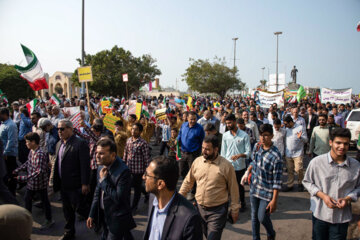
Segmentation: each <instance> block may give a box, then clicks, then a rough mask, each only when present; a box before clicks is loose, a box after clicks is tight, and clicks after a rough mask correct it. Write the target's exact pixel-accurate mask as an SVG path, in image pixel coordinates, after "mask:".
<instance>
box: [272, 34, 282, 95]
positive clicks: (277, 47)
mask: <svg viewBox="0 0 360 240" xmlns="http://www.w3.org/2000/svg"><path fill="white" fill-rule="evenodd" d="M280 34H282V32H274V35H276V83H275V84H276V92H277V91H278V87H279V69H278V67H279V35H280Z"/></svg>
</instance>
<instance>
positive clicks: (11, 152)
mask: <svg viewBox="0 0 360 240" xmlns="http://www.w3.org/2000/svg"><path fill="white" fill-rule="evenodd" d="M0 138H1V141H2V142H3V144H4V155H5V156H15V157H16V156H17V154H18V130H17V126H16V124H15V123H14V122H13V120H11V119H10V118H9V119H8V120H6V121H5V122H3V123H2V124H1V125H0Z"/></svg>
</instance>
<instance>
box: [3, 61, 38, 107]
mask: <svg viewBox="0 0 360 240" xmlns="http://www.w3.org/2000/svg"><path fill="white" fill-rule="evenodd" d="M0 89H1V90H2V91H3V93H4V94H5V95H6V96H7V98H8V100H9V102H10V103H11V102H12V101H15V100H18V99H19V98H28V97H29V98H34V96H35V92H34V91H33V90H32V89H31V88H30V86H29V84H28V83H27V82H26V80H24V79H22V78H21V77H20V73H18V72H17V71H16V70H15V68H14V66H13V65H8V64H1V63H0Z"/></svg>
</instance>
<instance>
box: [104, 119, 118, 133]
mask: <svg viewBox="0 0 360 240" xmlns="http://www.w3.org/2000/svg"><path fill="white" fill-rule="evenodd" d="M119 120H120V118H118V117H116V116H114V115H112V114H106V115H105V117H104V119H103V122H104V126H105V127H106V128H107V129H109V130H110V131H111V132H112V133H114V132H115V122H116V121H119Z"/></svg>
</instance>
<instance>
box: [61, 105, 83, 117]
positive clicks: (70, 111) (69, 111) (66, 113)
mask: <svg viewBox="0 0 360 240" xmlns="http://www.w3.org/2000/svg"><path fill="white" fill-rule="evenodd" d="M61 110H62V112H63V114H64V116H65V117H70V116H72V115H74V114H75V113H78V112H80V107H64V108H61Z"/></svg>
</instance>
